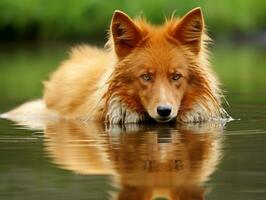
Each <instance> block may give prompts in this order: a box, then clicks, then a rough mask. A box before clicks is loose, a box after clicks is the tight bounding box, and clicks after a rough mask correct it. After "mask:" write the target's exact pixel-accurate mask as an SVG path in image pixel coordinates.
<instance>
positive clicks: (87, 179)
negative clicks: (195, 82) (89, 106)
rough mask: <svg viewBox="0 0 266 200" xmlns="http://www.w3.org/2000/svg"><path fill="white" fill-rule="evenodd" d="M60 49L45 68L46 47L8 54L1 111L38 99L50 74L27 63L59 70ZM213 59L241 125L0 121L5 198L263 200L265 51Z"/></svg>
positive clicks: (0, 184)
mask: <svg viewBox="0 0 266 200" xmlns="http://www.w3.org/2000/svg"><path fill="white" fill-rule="evenodd" d="M61 50H62V49H60V48H59V49H53V50H51V51H55V52H53V56H52V61H46V60H47V58H48V57H49V55H50V54H49V55H47V49H44V50H38V51H37V52H36V51H32V50H27V51H15V52H13V51H11V54H10V55H8V56H9V57H10V56H11V57H12V56H13V58H12V59H10V60H9V59H7V58H9V57H7V54H6V55H5V54H1V55H0V57H1V56H2V60H0V65H1V69H0V71H1V75H0V78H1V81H2V82H1V86H0V88H3V90H2V94H3V96H2V95H1V100H0V103H1V106H0V109H1V110H0V111H1V112H2V111H6V110H7V109H9V108H11V107H13V106H15V105H16V104H18V103H19V102H22V101H24V100H25V99H30V98H34V97H37V96H39V95H40V91H41V86H38V84H39V83H38V84H37V80H36V79H37V78H42V79H43V78H45V77H46V75H47V73H48V71H49V70H47V69H45V70H44V68H40V69H37V70H36V69H35V71H34V70H29V69H28V70H27V64H28V67H29V68H30V69H33V67H32V66H35V67H36V65H35V64H36V63H37V62H42V61H44V63H42V64H41V65H45V64H47V63H50V65H54V64H55V63H57V62H58V60H59V58H62V57H63V56H62V53H61ZM45 52H46V53H45ZM215 52H216V53H217V57H216V58H215V59H214V63H216V70H217V71H218V73H219V75H220V77H221V80H222V82H223V83H224V85H225V89H226V90H227V91H228V92H227V100H228V101H229V103H230V106H226V109H227V110H228V112H229V113H230V114H231V115H232V117H234V118H235V119H236V120H234V121H231V122H229V123H227V124H223V125H221V124H201V125H199V124H196V125H192V124H191V125H183V126H181V125H167V124H164V125H161V124H158V125H152V126H151V125H145V126H137V125H128V126H125V127H120V126H112V127H107V126H104V125H102V124H97V123H86V124H84V123H80V122H77V121H64V120H45V121H44V120H42V121H40V120H30V121H27V125H28V126H27V127H26V126H21V125H18V124H16V123H15V122H11V121H7V120H0V199H3V200H6V199H7V200H9V199H12V200H13V199H14V200H16V199H19V200H20V199H25V200H29V199H30V200H31V199H32V200H35V199H39V200H41V199H55V200H57V199H65V200H68V199H69V200H70V199H71V200H72V199H93V200H94V199H95V200H105V199H106V200H107V199H108V200H110V199H112V200H115V199H121V200H122V199H123V200H139V199H145V200H146V199H152V198H156V199H158V200H159V199H161V200H162V199H167V197H168V198H169V199H176V200H177V199H178V200H179V199H182V200H183V199H184V200H199V199H204V198H205V199H215V200H220V199H221V200H224V199H228V200H231V199H232V200H238V199H239V200H250V199H256V200H260V199H261V200H262V199H263V200H264V199H265V196H266V89H265V85H266V80H265V79H266V78H265V76H266V71H265V66H266V61H265V58H264V56H265V55H264V52H265V51H264V50H261V49H257V48H253V47H250V48H249V47H248V48H246V47H230V48H228V47H224V48H221V49H216V50H215ZM36 56H37V58H36ZM50 56H51V55H50ZM34 59H35V60H34ZM35 62H36V63H35ZM8 65H10V66H11V68H12V69H8V68H7V66H8ZM53 67H54V66H50V69H51V68H53ZM25 70H26V71H25ZM29 71H31V72H29ZM32 71H33V72H32ZM11 73H16V75H15V76H16V77H15V78H12V77H11V76H10V75H11ZM28 73H32V74H31V75H28ZM26 77H28V78H30V77H32V78H30V80H31V81H29V79H28V78H26ZM10 79H11V80H10ZM12 80H13V82H12ZM15 80H16V81H17V82H15V83H14V81H15ZM19 81H21V82H19ZM27 81H28V82H29V84H28V85H27ZM25 82H26V83H25ZM20 83H21V84H20ZM34 83H36V84H34ZM18 84H19V85H18ZM3 85H5V87H4V86H3ZM36 85H37V86H36ZM18 86H20V88H18ZM30 86H31V87H30ZM14 87H16V89H14ZM35 91H37V92H35ZM30 127H31V128H30Z"/></svg>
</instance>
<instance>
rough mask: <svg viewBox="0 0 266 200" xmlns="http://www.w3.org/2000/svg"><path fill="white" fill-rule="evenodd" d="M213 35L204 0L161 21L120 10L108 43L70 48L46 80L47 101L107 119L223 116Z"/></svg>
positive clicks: (66, 112) (53, 107) (60, 109)
mask: <svg viewBox="0 0 266 200" xmlns="http://www.w3.org/2000/svg"><path fill="white" fill-rule="evenodd" d="M210 41H211V39H210V38H209V37H208V35H207V33H206V28H205V24H204V18H203V14H202V11H201V9H200V8H195V9H193V10H191V11H189V12H188V13H187V14H185V15H184V16H183V17H180V18H177V17H174V16H172V17H171V18H170V19H167V20H166V21H165V23H164V24H163V25H157V26H155V25H151V24H150V23H148V22H147V21H146V20H145V19H143V18H141V17H139V18H136V19H131V18H130V17H129V16H128V15H127V14H125V13H123V12H122V11H115V12H114V14H113V17H112V21H111V25H110V31H109V40H108V42H107V44H106V46H105V48H104V49H100V48H97V47H92V46H88V45H81V46H78V47H76V48H74V49H72V51H71V54H70V57H69V59H68V60H66V61H64V62H63V63H62V65H61V66H60V67H59V69H58V70H56V71H55V72H54V73H53V74H52V76H51V77H50V80H49V81H46V82H45V83H44V85H45V89H44V95H43V100H42V101H41V102H42V104H43V105H42V106H43V107H45V109H47V110H49V111H53V112H54V113H56V114H57V115H58V116H60V117H63V118H67V119H81V120H93V121H105V122H107V123H110V124H124V123H140V122H145V121H150V120H153V121H156V122H170V121H176V122H203V121H210V120H217V119H220V118H222V117H223V116H225V114H226V112H225V111H224V109H223V108H222V97H223V94H222V90H221V89H220V83H219V81H218V79H217V76H216V74H215V73H214V72H213V70H212V68H211V65H210V63H209V62H208V48H207V46H208V44H209V43H210Z"/></svg>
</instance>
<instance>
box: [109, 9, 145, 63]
mask: <svg viewBox="0 0 266 200" xmlns="http://www.w3.org/2000/svg"><path fill="white" fill-rule="evenodd" d="M111 34H112V36H113V41H114V47H115V52H116V54H117V56H118V57H120V58H123V57H125V56H126V55H128V54H129V53H130V52H131V51H132V50H133V49H134V48H135V47H136V46H137V44H138V43H139V42H140V40H141V32H140V30H139V28H138V27H137V26H136V25H135V24H134V22H133V21H132V20H131V19H130V17H129V16H128V15H127V14H125V13H123V12H122V11H115V12H114V15H113V19H112V23H111Z"/></svg>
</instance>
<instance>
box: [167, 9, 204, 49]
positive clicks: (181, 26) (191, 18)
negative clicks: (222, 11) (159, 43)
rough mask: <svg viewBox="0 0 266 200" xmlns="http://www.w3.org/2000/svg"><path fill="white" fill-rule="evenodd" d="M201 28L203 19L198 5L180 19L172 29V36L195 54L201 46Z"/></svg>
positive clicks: (202, 27)
mask: <svg viewBox="0 0 266 200" xmlns="http://www.w3.org/2000/svg"><path fill="white" fill-rule="evenodd" d="M203 29H204V19H203V15H202V11H201V9H200V8H199V7H198V8H194V9H193V10H191V11H190V12H188V13H187V14H186V15H185V16H184V17H182V18H181V19H180V21H179V23H178V24H177V25H176V27H174V30H173V31H172V36H173V37H174V38H175V39H176V40H178V41H179V42H181V44H183V45H185V46H188V47H189V48H190V49H191V51H192V52H194V53H196V54H197V53H198V52H199V51H200V47H201V37H202V33H203V31H204V30H203Z"/></svg>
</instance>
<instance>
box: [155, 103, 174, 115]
mask: <svg viewBox="0 0 266 200" xmlns="http://www.w3.org/2000/svg"><path fill="white" fill-rule="evenodd" d="M171 111H172V107H171V106H169V105H160V106H158V107H157V113H158V114H159V115H160V116H161V117H168V116H169V115H170V113H171Z"/></svg>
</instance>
